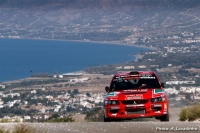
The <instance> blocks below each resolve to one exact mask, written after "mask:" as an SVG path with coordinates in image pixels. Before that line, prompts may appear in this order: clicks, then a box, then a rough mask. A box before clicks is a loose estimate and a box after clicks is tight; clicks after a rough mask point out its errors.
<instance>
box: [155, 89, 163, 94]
mask: <svg viewBox="0 0 200 133" xmlns="http://www.w3.org/2000/svg"><path fill="white" fill-rule="evenodd" d="M153 93H154V94H158V93H163V90H162V89H154V92H153Z"/></svg>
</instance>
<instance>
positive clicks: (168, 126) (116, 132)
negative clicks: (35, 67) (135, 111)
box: [0, 121, 200, 133]
mask: <svg viewBox="0 0 200 133" xmlns="http://www.w3.org/2000/svg"><path fill="white" fill-rule="evenodd" d="M16 125H17V123H3V124H0V126H3V127H5V128H6V129H13V127H15V126H16ZM27 125H29V126H32V127H34V128H36V129H37V130H38V132H39V131H44V132H46V133H161V132H170V133H181V132H187V133H199V132H200V122H178V121H173V122H155V121H148V122H109V123H104V122H73V123H27ZM192 128H193V129H192ZM184 130H185V131H184Z"/></svg>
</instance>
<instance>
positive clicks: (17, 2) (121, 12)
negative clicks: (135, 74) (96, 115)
mask: <svg viewBox="0 0 200 133" xmlns="http://www.w3.org/2000/svg"><path fill="white" fill-rule="evenodd" d="M199 7H200V1H199V0H1V1H0V15H1V19H0V32H1V37H9V36H11V37H13V36H14V37H16V36H17V37H18V36H19V37H22V38H47V39H49V38H54V39H72V40H74V39H75V40H83V39H86V40H97V41H99V40H101V41H114V40H123V39H127V37H128V36H132V35H136V34H137V35H136V36H138V35H143V36H144V35H149V34H152V31H154V32H155V33H153V34H156V32H158V30H159V32H167V34H171V33H172V32H175V31H177V30H180V31H178V33H179V32H182V31H183V30H188V29H189V30H196V28H198V27H199V17H200V12H199ZM144 31H146V32H145V33H144ZM163 34H164V33H163ZM167 34H166V35H167ZM91 35H92V36H91ZM164 35H165V34H164Z"/></svg>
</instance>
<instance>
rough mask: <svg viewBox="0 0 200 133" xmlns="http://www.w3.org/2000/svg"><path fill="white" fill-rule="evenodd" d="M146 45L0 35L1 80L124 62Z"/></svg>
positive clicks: (131, 58)
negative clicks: (137, 45) (9, 37)
mask: <svg viewBox="0 0 200 133" xmlns="http://www.w3.org/2000/svg"><path fill="white" fill-rule="evenodd" d="M149 50H150V49H148V48H142V47H135V46H127V45H113V44H103V43H96V42H76V41H58V40H29V39H0V82H5V81H12V80H18V79H23V78H27V77H30V76H31V74H37V73H50V74H51V73H52V74H53V73H55V72H56V73H58V74H63V73H68V72H76V71H81V70H84V69H85V68H88V67H91V66H98V65H110V64H117V63H126V62H129V61H133V60H135V58H136V57H135V54H137V53H140V52H141V51H149Z"/></svg>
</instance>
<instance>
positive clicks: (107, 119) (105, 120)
mask: <svg viewBox="0 0 200 133" xmlns="http://www.w3.org/2000/svg"><path fill="white" fill-rule="evenodd" d="M103 121H104V122H111V120H110V119H109V118H105V116H104V119H103Z"/></svg>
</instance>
